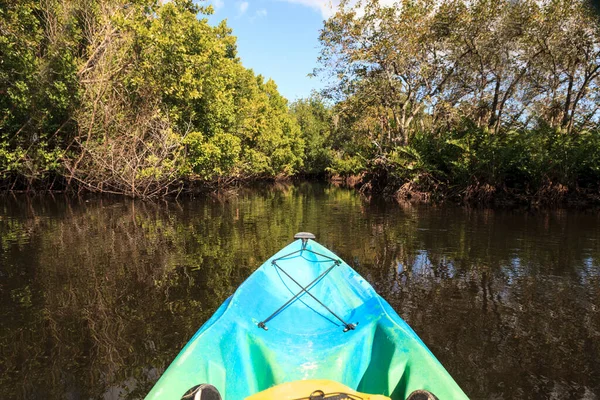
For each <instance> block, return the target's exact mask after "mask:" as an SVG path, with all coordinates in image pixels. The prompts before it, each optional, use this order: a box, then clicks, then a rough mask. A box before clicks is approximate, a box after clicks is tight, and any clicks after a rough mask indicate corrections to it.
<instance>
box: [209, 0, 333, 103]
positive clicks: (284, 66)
mask: <svg viewBox="0 0 600 400" xmlns="http://www.w3.org/2000/svg"><path fill="white" fill-rule="evenodd" d="M204 4H206V3H204ZM209 4H212V5H213V7H214V8H215V13H214V15H212V16H211V17H210V18H209V21H210V22H211V23H213V24H216V23H218V22H219V21H221V20H223V19H226V20H227V24H228V25H229V26H230V27H231V28H233V34H234V35H235V36H237V44H238V55H239V57H240V58H241V60H242V63H243V64H244V66H245V67H247V68H252V69H253V70H254V72H255V73H256V74H261V75H263V76H264V77H265V78H272V79H273V80H274V81H275V82H276V83H277V86H278V88H279V92H280V93H281V94H282V95H283V96H285V97H286V98H287V99H288V100H290V101H293V100H294V99H297V98H299V97H306V96H308V95H310V92H311V90H319V89H320V88H322V87H323V83H322V82H321V80H320V79H319V78H318V77H317V78H309V77H308V76H307V75H308V74H309V73H311V72H312V71H313V68H315V67H316V66H317V57H318V55H319V40H318V37H319V30H320V29H321V28H322V27H323V20H324V19H325V18H326V17H327V16H328V15H330V14H331V2H330V0H210V1H209Z"/></svg>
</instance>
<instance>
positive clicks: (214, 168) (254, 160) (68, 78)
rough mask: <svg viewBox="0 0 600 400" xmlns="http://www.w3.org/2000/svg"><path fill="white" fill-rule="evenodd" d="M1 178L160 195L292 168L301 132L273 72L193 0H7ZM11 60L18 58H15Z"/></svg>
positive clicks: (1, 14) (298, 161) (0, 81)
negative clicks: (256, 63) (258, 71)
mask: <svg viewBox="0 0 600 400" xmlns="http://www.w3.org/2000/svg"><path fill="white" fill-rule="evenodd" d="M3 3H4V4H3V5H2V7H0V24H1V25H0V29H1V30H2V38H1V39H0V54H3V61H2V63H1V70H0V93H2V96H1V97H0V115H1V116H2V117H1V120H0V135H1V139H0V177H1V178H2V180H3V182H4V184H5V185H10V187H13V188H14V187H17V188H22V187H30V186H32V185H36V184H37V185H48V186H49V187H53V186H54V185H57V186H59V187H60V186H65V185H66V186H71V187H72V186H75V187H78V188H83V189H88V190H92V191H98V192H108V193H123V194H127V195H132V196H139V197H151V196H154V195H158V194H165V193H169V192H171V191H173V190H177V189H178V188H179V187H180V184H181V180H182V178H188V179H197V180H201V181H206V182H208V181H213V180H223V179H225V180H227V179H235V178H238V177H244V178H249V177H276V176H278V175H286V176H288V175H292V174H294V173H296V172H298V171H299V169H300V167H301V166H302V155H303V143H304V142H303V140H302V138H301V137H300V131H299V129H298V125H297V124H296V122H295V120H294V119H293V118H292V116H291V115H290V114H289V112H288V105H287V100H286V99H284V98H283V97H282V96H281V95H280V94H279V93H278V91H277V87H276V85H275V83H274V82H273V81H272V80H268V81H265V80H264V79H263V78H262V77H261V76H257V75H255V74H254V73H253V72H252V71H251V70H248V69H246V68H244V67H243V66H242V64H241V62H240V60H239V58H238V57H237V55H236V38H235V37H234V36H232V34H231V29H229V28H228V27H227V25H226V24H225V23H221V24H219V25H217V26H211V25H210V24H209V23H208V21H207V19H206V18H205V16H206V15H209V14H210V13H211V12H212V9H211V8H210V7H201V6H197V5H196V4H195V3H194V2H192V1H191V0H175V1H170V2H165V3H164V4H160V3H158V2H155V1H146V0H140V1H115V0H87V1H79V0H64V1H62V0H61V1H55V0H46V1H33V0H31V1H22V0H8V1H6V0H3ZM4 55H6V56H4Z"/></svg>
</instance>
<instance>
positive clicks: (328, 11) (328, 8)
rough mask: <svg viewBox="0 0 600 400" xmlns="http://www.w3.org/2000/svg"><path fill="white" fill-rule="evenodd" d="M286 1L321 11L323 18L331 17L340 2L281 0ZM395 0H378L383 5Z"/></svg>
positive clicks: (327, 0)
mask: <svg viewBox="0 0 600 400" xmlns="http://www.w3.org/2000/svg"><path fill="white" fill-rule="evenodd" d="M282 1H285V2H288V3H294V4H300V5H303V6H306V7H310V8H312V9H313V10H317V11H319V12H320V13H321V15H322V16H323V18H325V19H327V18H329V17H331V16H332V15H333V14H334V13H335V11H336V9H337V7H338V6H339V4H340V0H282ZM396 1H398V0H379V3H380V4H381V5H383V6H391V5H393V4H394V3H396ZM356 3H357V1H356V0H355V1H353V2H352V4H356ZM360 8H361V7H359V14H360Z"/></svg>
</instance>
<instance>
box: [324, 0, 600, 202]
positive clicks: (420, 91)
mask: <svg viewBox="0 0 600 400" xmlns="http://www.w3.org/2000/svg"><path fill="white" fill-rule="evenodd" d="M321 43H322V54H321V60H320V61H321V65H322V68H321V73H323V74H330V75H332V77H333V85H332V86H331V87H330V89H329V91H328V95H329V96H330V98H332V99H333V100H334V101H335V107H334V108H333V110H332V112H333V115H334V117H335V124H332V126H333V130H332V132H338V133H335V134H334V136H340V137H345V138H348V139H350V138H351V140H338V142H339V143H341V144H342V145H341V146H340V147H337V148H336V147H334V149H335V150H336V153H335V154H336V157H335V158H334V160H333V162H332V165H331V169H332V170H333V171H336V172H338V173H340V174H355V173H357V172H361V171H362V172H366V175H365V177H364V178H363V181H364V182H365V183H366V188H368V189H370V190H384V191H387V192H389V193H390V194H395V195H396V196H398V197H401V198H407V197H412V198H414V197H417V198H419V199H421V200H428V199H430V198H431V196H432V195H433V196H434V197H436V198H438V199H439V198H442V197H448V196H451V197H454V198H460V199H463V200H477V201H481V200H484V201H487V200H492V199H498V198H510V199H513V200H514V199H525V200H527V201H530V200H534V201H559V200H562V199H566V198H568V197H570V196H571V195H573V196H576V197H577V198H586V199H588V200H589V199H594V200H596V201H597V199H598V197H599V195H600V192H599V190H598V189H599V187H600V133H599V128H600V125H599V116H600V114H599V113H598V110H599V103H598V100H599V95H600V90H599V88H598V84H599V83H600V80H599V76H600V24H599V23H598V19H597V16H596V15H595V14H594V13H593V10H592V9H590V8H589V6H588V5H587V3H586V2H583V1H581V0H550V1H539V0H523V1H516V2H515V1H510V0H506V1H504V0H500V1H496V0H493V1H492V0H476V1H465V0H445V1H441V2H440V1H433V0H410V1H409V0H406V1H405V0H399V1H397V2H396V3H395V4H394V6H383V5H381V4H379V2H378V1H376V0H365V1H359V2H358V4H356V2H351V1H347V0H346V1H343V2H342V4H341V5H340V8H339V10H338V12H337V13H336V14H335V15H334V16H333V17H332V18H330V19H329V20H328V21H326V22H325V27H324V29H323V31H322V33H321Z"/></svg>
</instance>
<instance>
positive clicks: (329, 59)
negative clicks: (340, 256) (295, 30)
mask: <svg viewBox="0 0 600 400" xmlns="http://www.w3.org/2000/svg"><path fill="white" fill-rule="evenodd" d="M0 4H1V7H0V31H1V32H2V35H1V36H0V54H2V61H1V62H0V94H1V95H0V181H1V182H2V185H3V187H4V188H5V189H25V188H32V187H41V188H51V189H64V188H71V189H77V190H80V189H86V190H92V191H98V192H110V193H123V194H127V195H131V196H139V197H152V196H157V195H163V194H168V193H173V192H178V191H180V190H181V189H182V188H184V187H198V186H206V185H207V184H213V183H218V184H222V183H230V182H232V181H239V180H246V179H257V178H269V179H274V178H279V177H290V176H294V175H313V176H324V175H326V174H327V175H329V176H340V177H347V176H354V177H359V178H360V180H361V183H362V188H363V189H364V190H366V191H372V192H384V193H387V194H389V195H394V196H397V197H399V198H413V199H414V198H416V199H420V200H430V199H432V198H433V199H438V200H439V199H443V198H453V199H461V200H474V201H491V200H494V199H504V198H509V199H512V200H515V199H516V200H519V199H523V200H525V201H531V200H534V201H561V200H564V199H569V198H577V199H586V200H594V201H597V200H598V199H599V198H600V191H599V189H600V127H599V126H600V125H599V124H600V121H599V116H600V114H599V112H598V111H599V105H598V104H599V102H598V100H599V94H600V90H599V87H598V84H599V83H600V24H599V23H598V19H597V17H596V15H595V14H594V13H593V12H592V10H591V9H590V8H589V6H588V5H587V3H586V2H585V1H583V0H550V1H541V0H523V1H518V2H514V1H510V0H501V1H491V0H476V1H466V0H443V1H434V0H410V1H409V0H398V1H397V2H396V3H395V4H394V5H384V4H380V3H379V1H378V0H360V1H358V2H357V1H353V0H344V1H342V3H341V4H340V5H339V7H338V10H337V12H336V13H335V14H334V15H333V16H332V17H331V18H329V19H328V20H327V21H325V23H324V27H323V29H322V31H321V35H320V41H321V45H322V53H321V57H320V60H319V61H320V68H319V69H318V70H317V71H316V73H317V75H320V76H321V77H326V78H330V83H331V85H330V86H329V87H328V89H326V90H325V91H324V92H323V93H321V94H319V95H317V94H315V95H313V96H311V97H310V98H308V99H301V100H298V101H296V102H294V103H292V104H290V105H288V102H287V100H286V99H284V98H283V97H282V96H281V95H280V94H279V93H278V91H277V87H276V85H275V83H274V82H273V81H270V80H269V81H265V80H264V79H263V78H262V77H261V76H256V75H255V74H254V73H253V72H252V71H251V70H248V69H246V68H244V67H243V66H242V64H241V62H240V60H239V58H237V56H236V40H235V37H234V36H232V34H231V30H230V29H229V28H228V27H227V26H226V24H225V23H221V24H219V25H218V26H211V25H210V24H209V23H208V21H207V20H206V18H205V16H206V15H207V14H210V13H211V12H212V9H211V8H210V7H200V6H197V5H195V4H194V3H193V2H192V1H191V0H176V1H171V2H165V3H164V4H162V2H156V1H153V0H135V1H132V0H127V1H126V0H86V1H78V0H64V1H58V0H47V1H42V2H39V1H33V0H25V1H22V0H19V1H17V0H0ZM385 4H390V3H389V2H385Z"/></svg>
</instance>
